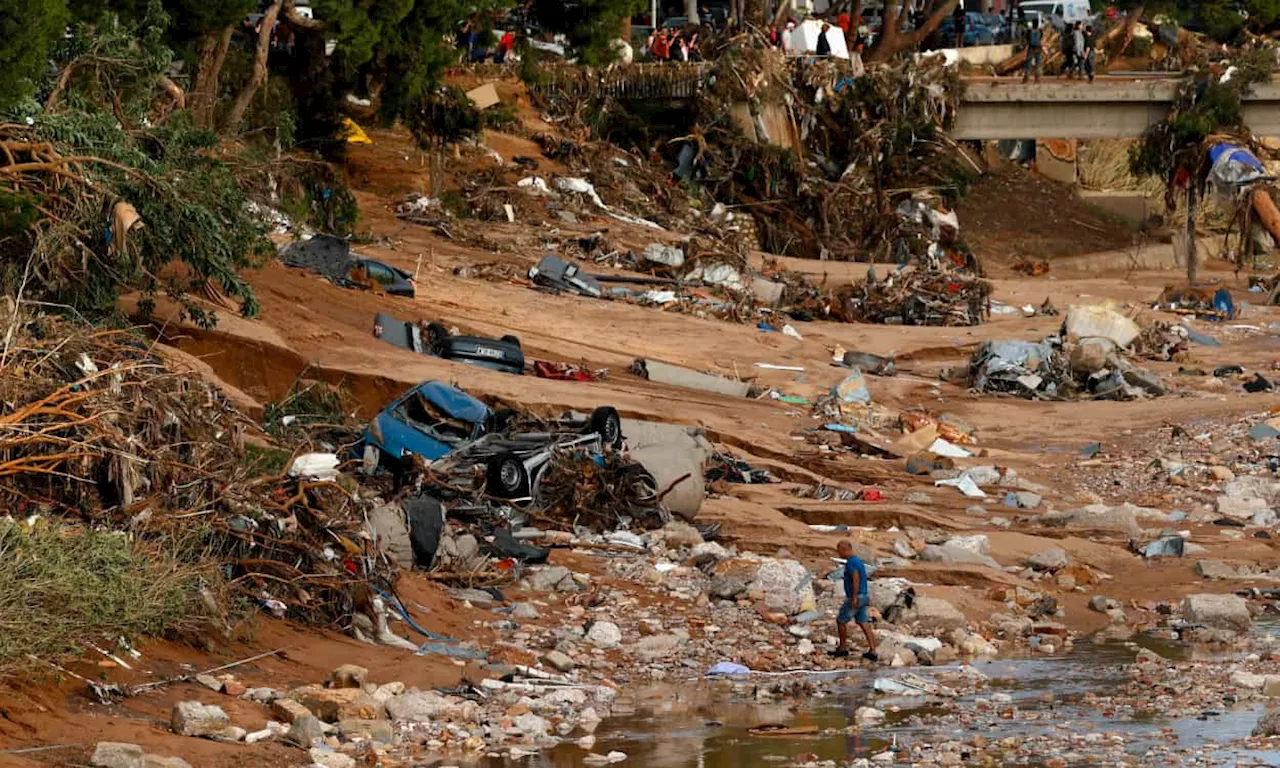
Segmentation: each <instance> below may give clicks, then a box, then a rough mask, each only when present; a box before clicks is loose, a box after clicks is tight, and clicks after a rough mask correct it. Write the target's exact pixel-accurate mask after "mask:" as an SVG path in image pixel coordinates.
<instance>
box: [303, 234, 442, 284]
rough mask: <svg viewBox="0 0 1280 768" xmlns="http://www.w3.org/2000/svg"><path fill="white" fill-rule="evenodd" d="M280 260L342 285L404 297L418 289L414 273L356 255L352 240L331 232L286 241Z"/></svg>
mask: <svg viewBox="0 0 1280 768" xmlns="http://www.w3.org/2000/svg"><path fill="white" fill-rule="evenodd" d="M280 261H282V262H283V263H284V265H285V266H287V267H296V268H298V269H306V270H310V271H312V272H315V273H316V274H319V275H321V276H323V277H325V278H327V279H328V280H329V281H330V282H332V283H333V284H334V285H339V286H342V287H343V288H363V289H366V290H380V291H382V292H384V293H387V294H390V295H392V296H404V297H407V298H413V297H414V295H415V294H416V293H417V284H416V283H415V282H414V280H413V275H411V274H409V273H408V272H406V271H405V270H403V269H400V268H399V267H393V266H391V265H390V264H384V263H382V262H381V261H377V260H375V259H366V258H364V257H361V256H358V255H356V254H354V253H353V252H352V251H351V243H349V242H347V241H346V240H343V239H342V238H340V237H334V236H333V235H315V236H314V237H312V238H310V239H308V240H298V241H296V242H293V243H289V244H288V245H285V246H283V247H282V248H281V249H280Z"/></svg>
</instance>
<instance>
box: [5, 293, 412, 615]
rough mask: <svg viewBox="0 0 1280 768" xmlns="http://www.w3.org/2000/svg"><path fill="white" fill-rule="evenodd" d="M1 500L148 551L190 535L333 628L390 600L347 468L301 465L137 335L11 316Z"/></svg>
mask: <svg viewBox="0 0 1280 768" xmlns="http://www.w3.org/2000/svg"><path fill="white" fill-rule="evenodd" d="M2 309H3V310H4V312H5V315H6V317H10V318H13V319H12V328H13V333H12V335H11V337H10V339H9V344H8V345H7V346H6V348H5V352H4V354H3V357H4V363H3V365H0V393H2V396H3V400H4V402H5V411H6V413H5V416H4V418H3V419H0V478H3V482H2V483H0V499H2V500H3V503H4V505H5V507H6V508H7V509H8V510H10V511H11V513H14V514H17V515H20V516H22V517H31V516H34V517H33V518H32V519H35V518H38V517H40V516H45V517H59V518H64V519H67V520H69V521H72V522H78V523H83V524H89V525H93V526H95V527H101V528H104V529H106V530H112V531H128V532H130V533H131V534H132V535H135V536H138V537H141V538H144V539H149V538H156V539H165V538H166V537H176V538H178V539H185V538H189V537H190V536H191V535H193V534H195V533H197V532H198V536H199V538H201V545H200V546H199V547H196V549H195V551H194V552H192V553H191V557H194V558H199V559H203V558H206V557H208V558H212V560H213V561H214V562H216V563H217V564H219V565H220V566H221V571H222V575H223V576H224V577H225V578H226V579H227V580H228V583H229V584H231V585H232V586H233V587H234V588H235V589H237V590H238V591H239V592H240V593H241V594H243V595H244V596H245V597H247V598H249V599H251V600H252V601H254V602H256V603H257V604H258V605H260V606H261V607H262V608H263V609H265V610H267V611H269V612H270V613H273V614H276V615H279V616H284V615H289V616H291V617H293V618H297V619H301V620H305V621H314V622H322V623H327V622H329V621H333V620H335V619H337V618H340V617H342V616H347V615H350V613H351V611H352V605H353V600H354V597H355V594H354V590H355V588H356V587H358V586H359V585H361V584H365V583H369V582H376V583H378V584H381V585H383V586H384V587H389V585H390V584H391V583H392V579H391V575H390V572H389V570H388V569H387V568H386V566H385V564H384V563H380V562H379V561H377V560H376V559H374V558H372V557H371V556H370V552H369V550H368V548H367V547H366V539H365V537H364V535H363V533H362V524H363V514H364V511H365V510H366V509H367V508H369V506H370V502H369V501H368V500H367V499H365V498H364V497H362V496H360V495H359V493H358V492H356V490H355V488H354V485H346V484H344V483H343V482H342V481H341V479H340V477H339V474H338V472H337V462H336V461H331V460H329V459H327V458H325V457H320V459H319V460H318V461H317V460H315V459H314V457H308V456H305V455H304V456H299V457H296V458H293V459H291V458H290V457H289V455H288V454H287V453H285V452H283V451H280V450H277V449H267V448H262V447H259V446H261V445H262V443H263V441H264V438H263V435H262V434H261V431H260V430H259V429H258V428H257V426H256V425H254V424H253V423H252V422H251V421H250V420H248V419H246V418H245V417H243V416H242V415H241V414H240V413H239V412H238V411H237V410H236V409H235V408H234V407H233V406H232V404H231V403H230V402H229V401H228V400H227V399H226V398H225V396H223V394H222V393H221V392H220V391H219V390H218V389H217V388H216V387H215V386H213V385H212V384H209V383H207V382H205V381H204V380H202V379H200V378H199V377H196V376H192V375H190V372H188V371H185V370H182V369H180V368H177V367H174V366H173V365H171V364H170V363H169V361H167V360H166V359H164V358H163V357H162V356H160V355H158V354H156V353H155V352H154V351H153V349H152V348H151V346H150V345H149V344H148V343H147V342H145V341H144V340H143V339H141V338H139V337H138V336H136V335H134V334H133V333H130V332H126V331H111V330H97V329H93V328H89V327H86V326H83V325H79V324H77V323H75V322H72V321H68V320H64V319H60V318H57V317H51V316H46V315H39V314H32V313H28V312H26V311H25V310H18V309H15V308H14V305H13V303H12V302H11V301H10V302H9V303H7V304H6V305H5V306H4V307H3V308H2Z"/></svg>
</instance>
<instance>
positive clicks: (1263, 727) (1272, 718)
mask: <svg viewBox="0 0 1280 768" xmlns="http://www.w3.org/2000/svg"><path fill="white" fill-rule="evenodd" d="M1253 735H1254V736H1280V710H1273V711H1271V712H1267V713H1266V714H1264V715H1263V716H1262V717H1261V718H1259V719H1258V724H1257V725H1255V726H1254V727H1253Z"/></svg>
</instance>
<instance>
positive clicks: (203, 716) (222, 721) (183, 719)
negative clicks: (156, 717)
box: [169, 701, 231, 736]
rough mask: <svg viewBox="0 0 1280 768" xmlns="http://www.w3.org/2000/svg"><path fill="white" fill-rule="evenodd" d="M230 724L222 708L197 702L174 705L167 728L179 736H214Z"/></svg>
mask: <svg viewBox="0 0 1280 768" xmlns="http://www.w3.org/2000/svg"><path fill="white" fill-rule="evenodd" d="M230 724H231V718H229V717H227V713H226V712H223V711H222V707H218V706H214V705H212V704H201V703H200V702H198V701H180V702H178V703H177V704H174V705H173V712H172V713H171V715H170V717H169V727H170V728H172V729H173V732H174V733H176V734H178V735H180V736H216V735H219V734H221V733H222V731H223V730H225V729H226V727H227V726H228V725H230Z"/></svg>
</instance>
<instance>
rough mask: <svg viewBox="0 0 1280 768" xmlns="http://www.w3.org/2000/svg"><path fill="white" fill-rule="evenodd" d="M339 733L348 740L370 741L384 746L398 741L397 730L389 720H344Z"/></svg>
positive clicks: (339, 725)
mask: <svg viewBox="0 0 1280 768" xmlns="http://www.w3.org/2000/svg"><path fill="white" fill-rule="evenodd" d="M338 733H340V734H342V736H343V738H346V739H347V740H351V739H353V738H359V739H368V740H370V741H377V742H381V743H382V744H391V743H394V742H395V740H396V731H395V728H393V727H392V725H391V721H389V720H342V721H339V723H338Z"/></svg>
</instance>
